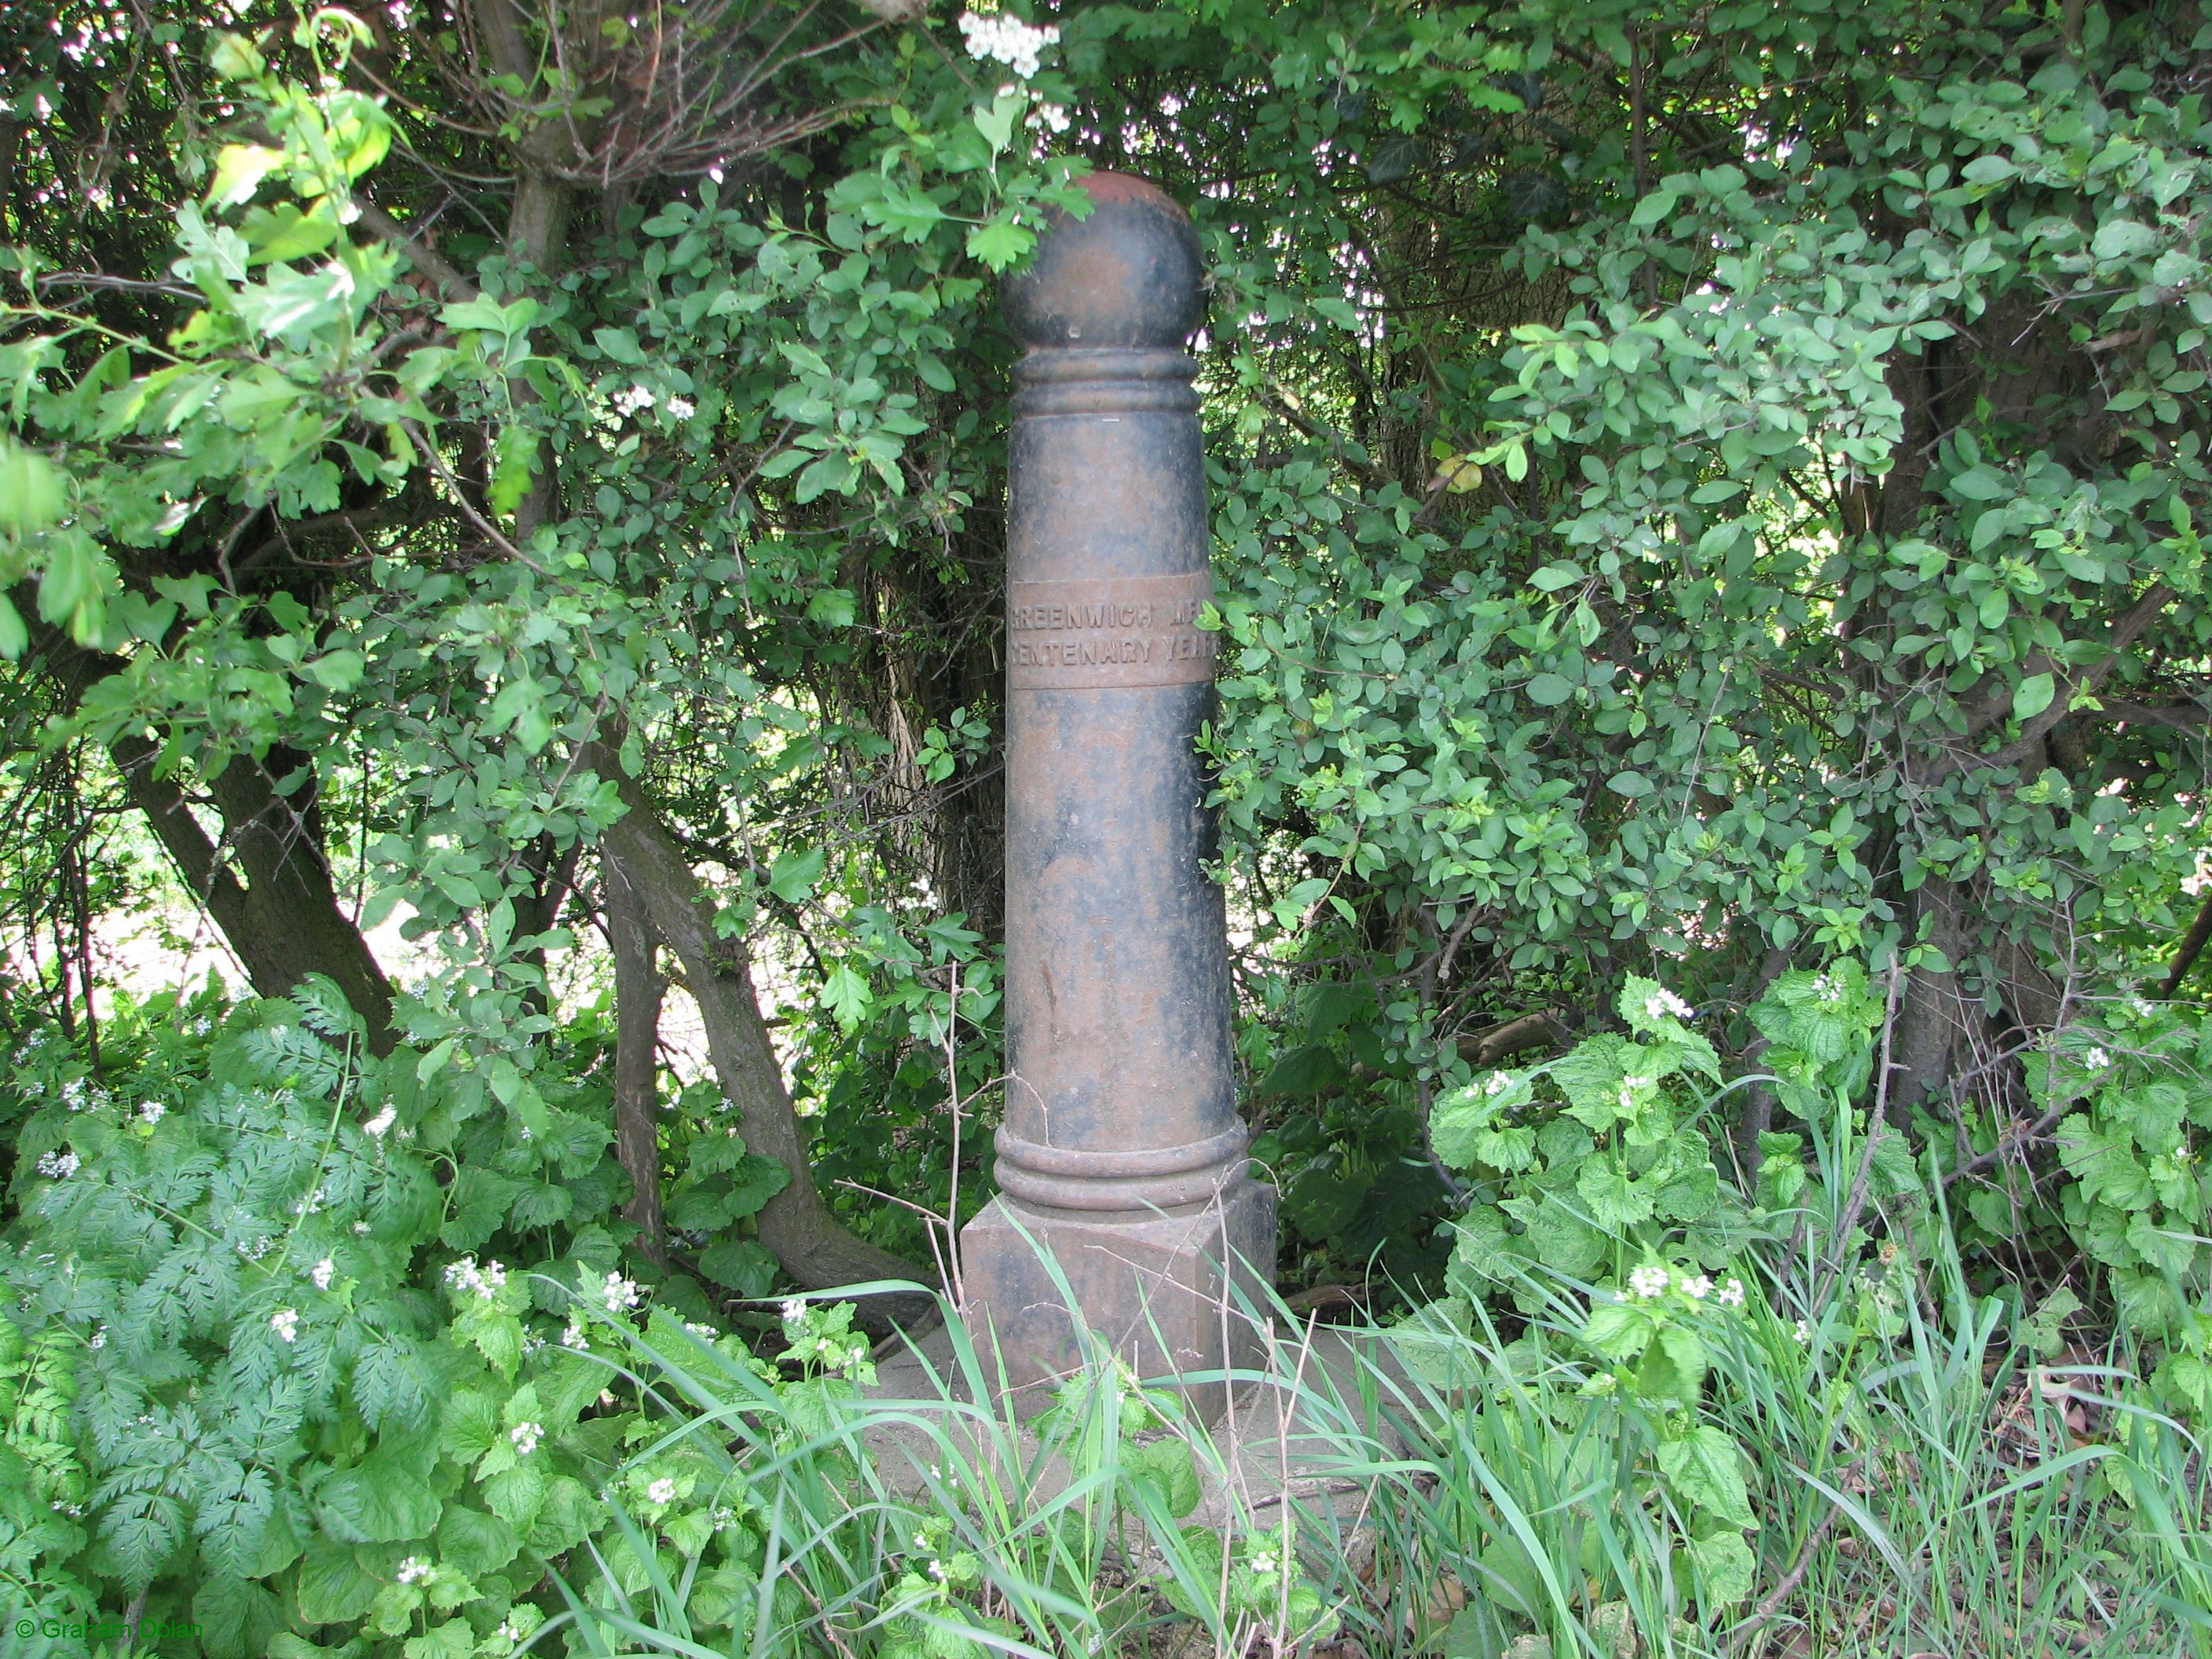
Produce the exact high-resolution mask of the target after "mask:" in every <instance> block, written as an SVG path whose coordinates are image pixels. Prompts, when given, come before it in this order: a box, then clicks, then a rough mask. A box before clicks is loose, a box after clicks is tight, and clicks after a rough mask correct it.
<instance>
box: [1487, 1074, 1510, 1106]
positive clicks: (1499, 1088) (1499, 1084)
mask: <svg viewBox="0 0 2212 1659" xmlns="http://www.w3.org/2000/svg"><path fill="white" fill-rule="evenodd" d="M1512 1086H1513V1073H1510V1072H1492V1073H1491V1074H1490V1076H1489V1078H1488V1079H1487V1080H1486V1081H1485V1082H1484V1084H1483V1085H1482V1092H1483V1093H1484V1094H1486V1095H1488V1096H1489V1097H1491V1098H1492V1099H1493V1100H1494V1099H1496V1098H1497V1097H1498V1096H1499V1095H1502V1094H1504V1092H1505V1091H1507V1090H1508V1089H1510V1088H1511V1087H1512Z"/></svg>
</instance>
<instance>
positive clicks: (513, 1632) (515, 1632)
mask: <svg viewBox="0 0 2212 1659" xmlns="http://www.w3.org/2000/svg"><path fill="white" fill-rule="evenodd" d="M492 1634H493V1635H494V1636H496V1637H497V1638H499V1639H500V1640H501V1641H502V1642H520V1640H522V1626H520V1625H518V1624H516V1623H515V1622H514V1620H512V1619H502V1620H500V1621H499V1628H498V1629H497V1630H495V1631H494V1632H492Z"/></svg>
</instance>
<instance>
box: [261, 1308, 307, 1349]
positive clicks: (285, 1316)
mask: <svg viewBox="0 0 2212 1659" xmlns="http://www.w3.org/2000/svg"><path fill="white" fill-rule="evenodd" d="M269 1328H270V1330H272V1331H274V1332H276V1335H277V1338H278V1340H281V1341H285V1342H290V1341H293V1340H295V1339H296V1338H297V1337H298V1336H299V1334H300V1310H298V1309H297V1308H279V1309H278V1310H276V1312H275V1313H273V1314H271V1315H270V1316H269Z"/></svg>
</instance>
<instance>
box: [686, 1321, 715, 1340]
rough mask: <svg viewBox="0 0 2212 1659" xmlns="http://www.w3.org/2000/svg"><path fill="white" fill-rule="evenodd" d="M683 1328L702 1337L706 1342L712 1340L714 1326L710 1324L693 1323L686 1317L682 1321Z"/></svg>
mask: <svg viewBox="0 0 2212 1659" xmlns="http://www.w3.org/2000/svg"><path fill="white" fill-rule="evenodd" d="M684 1329H685V1330H687V1331H689V1332H690V1333H691V1334H692V1335H694V1336H696V1337H701V1338H703V1339H704V1340H707V1341H708V1342H712V1341H713V1340H714V1335H715V1332H714V1327H713V1326H712V1325H700V1324H695V1323H694V1322H691V1321H690V1320H688V1319H687V1320H685V1321H684Z"/></svg>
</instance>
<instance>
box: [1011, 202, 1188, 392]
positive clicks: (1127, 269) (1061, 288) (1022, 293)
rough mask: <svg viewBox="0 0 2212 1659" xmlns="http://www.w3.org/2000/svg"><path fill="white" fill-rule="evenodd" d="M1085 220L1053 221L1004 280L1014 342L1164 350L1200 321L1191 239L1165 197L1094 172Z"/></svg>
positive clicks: (1178, 210)
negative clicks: (1023, 265)
mask: <svg viewBox="0 0 2212 1659" xmlns="http://www.w3.org/2000/svg"><path fill="white" fill-rule="evenodd" d="M1082 187H1083V189H1084V190H1085V191H1086V192H1088V194H1089V195H1090V197H1091V200H1092V201H1094V202H1096V203H1097V204H1098V205H1097V207H1096V208H1095V209H1094V210H1092V212H1091V216H1090V217H1089V218H1088V219H1072V218H1066V217H1064V216H1055V217H1054V220H1053V222H1052V223H1051V224H1050V225H1049V226H1048V227H1047V228H1046V230H1045V232H1044V234H1043V236H1042V238H1040V239H1039V240H1038V243H1037V252H1036V259H1035V260H1034V261H1032V262H1031V264H1030V268H1029V269H1028V270H1025V271H1024V272H1023V273H1022V274H1021V275H1020V276H1015V277H1011V278H1009V279H1008V281H1007V283H1006V314H1007V318H1008V319H1009V320H1010V321H1011V322H1012V325H1013V330H1014V337H1015V338H1016V339H1018V340H1019V341H1020V342H1021V343H1023V344H1024V345H1025V346H1028V347H1030V348H1032V349H1036V348H1039V347H1054V346H1073V347H1075V348H1077V349H1090V350H1097V349H1113V348H1117V347H1118V348H1122V349H1130V348H1135V349H1163V348H1164V349H1174V348H1175V347H1177V346H1180V345H1182V343H1183V342H1184V341H1185V340H1187V339H1188V338H1189V337H1190V335H1191V331H1193V330H1194V329H1195V328H1196V327H1197V326H1198V325H1199V320H1200V318H1201V317H1202V316H1203V315H1204V314H1205V310H1206V296H1205V294H1204V292H1203V291H1202V289H1201V288H1200V282H1201V279H1202V278H1203V276H1204V271H1203V269H1202V267H1201V266H1200V261H1199V252H1198V233H1197V232H1196V231H1194V230H1193V229H1192V228H1191V225H1190V219H1189V217H1188V216H1187V215H1186V214H1185V213H1184V212H1183V210H1182V209H1181V208H1180V207H1178V206H1176V204H1175V201H1174V199H1173V198H1172V197H1170V196H1168V195H1167V194H1166V193H1165V192H1164V191H1161V190H1160V189H1158V187H1157V186H1156V185H1150V184H1147V183H1146V181H1145V180H1144V179H1133V178H1131V177H1130V176H1129V175H1128V174H1127V173H1092V174H1091V175H1090V176H1089V177H1088V178H1086V179H1083V180H1082Z"/></svg>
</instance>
